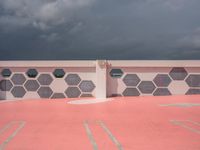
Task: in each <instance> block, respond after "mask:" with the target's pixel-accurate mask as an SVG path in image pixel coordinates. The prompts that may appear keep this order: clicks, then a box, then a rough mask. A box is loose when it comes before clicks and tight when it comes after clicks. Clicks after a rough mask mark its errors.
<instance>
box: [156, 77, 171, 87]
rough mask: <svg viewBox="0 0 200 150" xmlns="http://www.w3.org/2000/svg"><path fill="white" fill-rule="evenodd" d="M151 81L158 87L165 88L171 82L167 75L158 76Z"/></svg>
mask: <svg viewBox="0 0 200 150" xmlns="http://www.w3.org/2000/svg"><path fill="white" fill-rule="evenodd" d="M153 81H154V83H155V84H156V85H157V86H158V87H167V86H168V85H169V84H170V83H171V81H172V80H171V79H170V77H169V76H168V75H167V74H158V75H156V77H155V78H154V79H153Z"/></svg>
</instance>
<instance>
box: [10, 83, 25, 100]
mask: <svg viewBox="0 0 200 150" xmlns="http://www.w3.org/2000/svg"><path fill="white" fill-rule="evenodd" d="M11 93H12V94H13V96H14V97H16V98H22V97H23V96H24V95H25V94H26V91H25V89H24V88H23V86H15V87H14V88H13V89H12V90H11Z"/></svg>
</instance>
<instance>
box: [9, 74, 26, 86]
mask: <svg viewBox="0 0 200 150" xmlns="http://www.w3.org/2000/svg"><path fill="white" fill-rule="evenodd" d="M11 80H12V82H13V83H14V84H15V85H23V84H24V82H25V81H26V78H25V76H24V75H23V74H20V73H16V74H14V75H13V76H12V78H11Z"/></svg>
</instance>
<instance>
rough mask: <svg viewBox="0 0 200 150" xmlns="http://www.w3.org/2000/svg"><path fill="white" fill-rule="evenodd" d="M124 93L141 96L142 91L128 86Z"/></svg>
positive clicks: (125, 94) (124, 94)
mask: <svg viewBox="0 0 200 150" xmlns="http://www.w3.org/2000/svg"><path fill="white" fill-rule="evenodd" d="M122 94H123V96H139V95H140V92H139V91H138V90H137V89H136V88H126V89H125V90H124V92H123V93H122Z"/></svg>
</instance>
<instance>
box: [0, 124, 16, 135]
mask: <svg viewBox="0 0 200 150" xmlns="http://www.w3.org/2000/svg"><path fill="white" fill-rule="evenodd" d="M12 124H13V122H9V123H7V124H6V125H5V126H4V127H3V128H1V129H0V135H1V134H2V133H3V132H5V131H6V130H7V129H8V128H10V127H11V125H12Z"/></svg>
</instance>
